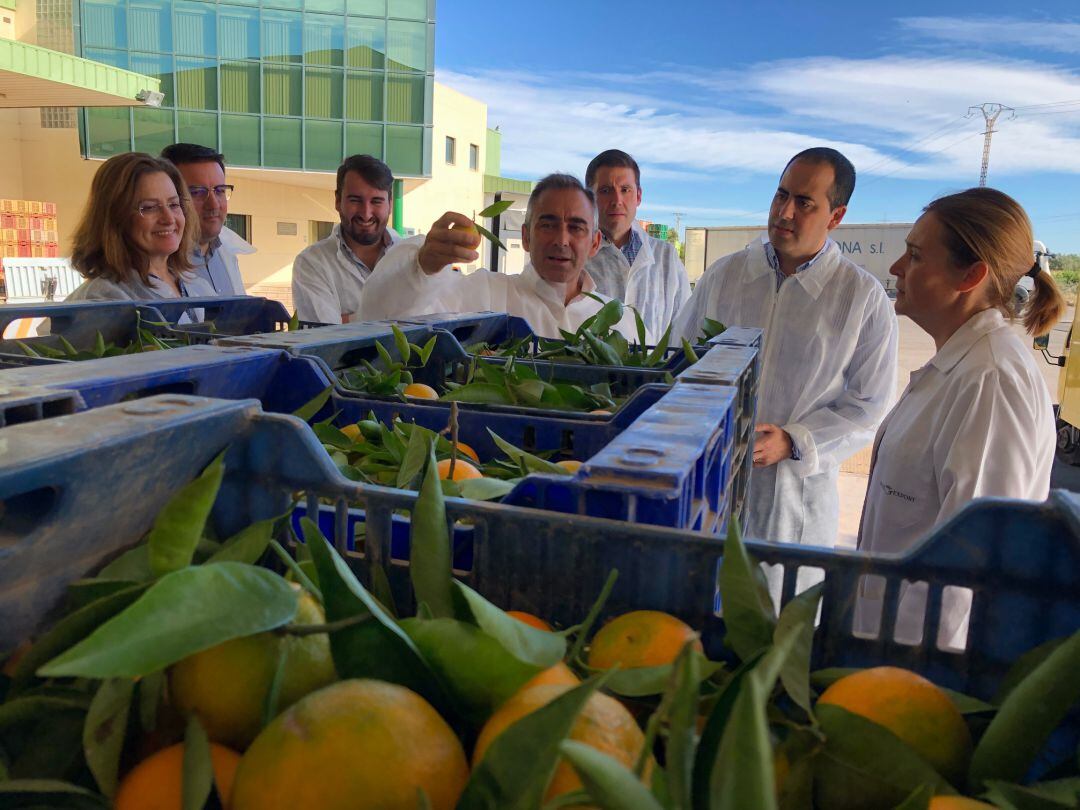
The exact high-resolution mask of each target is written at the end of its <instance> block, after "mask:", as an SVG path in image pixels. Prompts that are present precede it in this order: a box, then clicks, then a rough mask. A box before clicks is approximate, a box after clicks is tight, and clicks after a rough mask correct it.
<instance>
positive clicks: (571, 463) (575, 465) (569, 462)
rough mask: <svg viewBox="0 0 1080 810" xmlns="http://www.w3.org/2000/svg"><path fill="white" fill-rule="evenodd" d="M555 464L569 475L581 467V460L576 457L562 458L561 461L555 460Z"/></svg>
mask: <svg viewBox="0 0 1080 810" xmlns="http://www.w3.org/2000/svg"><path fill="white" fill-rule="evenodd" d="M555 465H556V466H557V467H562V468H563V469H564V470H566V471H567V472H568V473H570V474H571V475H573V474H574V473H576V472H577V471H578V470H580V469H581V462H580V461H578V460H577V459H576V458H564V459H563V460H562V461H556V462H555Z"/></svg>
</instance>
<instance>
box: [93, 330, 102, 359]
mask: <svg viewBox="0 0 1080 810" xmlns="http://www.w3.org/2000/svg"><path fill="white" fill-rule="evenodd" d="M93 351H94V356H95V357H104V356H105V337H104V336H103V335H102V334H101V332H98V333H97V335H95V337H94V349H93Z"/></svg>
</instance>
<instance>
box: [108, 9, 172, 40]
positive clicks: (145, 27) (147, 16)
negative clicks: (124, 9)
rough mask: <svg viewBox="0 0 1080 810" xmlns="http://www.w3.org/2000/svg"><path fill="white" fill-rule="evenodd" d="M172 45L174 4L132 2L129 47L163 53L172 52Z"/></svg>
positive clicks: (129, 15) (129, 21)
mask: <svg viewBox="0 0 1080 810" xmlns="http://www.w3.org/2000/svg"><path fill="white" fill-rule="evenodd" d="M117 5H120V4H119V3H117ZM172 44H173V36H172V3H170V2H168V1H167V0H130V2H129V3H128V41H127V46H128V47H129V48H131V49H132V50H133V51H155V52H157V53H161V52H168V51H171V50H172Z"/></svg>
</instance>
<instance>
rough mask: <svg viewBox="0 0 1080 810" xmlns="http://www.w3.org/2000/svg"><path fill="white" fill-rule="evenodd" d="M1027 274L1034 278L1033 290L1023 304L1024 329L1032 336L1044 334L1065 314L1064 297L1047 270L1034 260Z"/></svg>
mask: <svg viewBox="0 0 1080 810" xmlns="http://www.w3.org/2000/svg"><path fill="white" fill-rule="evenodd" d="M1036 271H1037V272H1036ZM1028 275H1029V276H1030V277H1031V278H1033V279H1034V280H1035V291H1034V292H1032V294H1031V295H1030V296H1028V300H1027V302H1026V303H1025V304H1024V308H1023V317H1024V329H1025V330H1027V333H1028V334H1029V335H1031V336H1032V337H1039V336H1040V335H1045V334H1046V333H1047V332H1049V331H1050V330H1051V329H1053V328H1054V326H1055V324H1057V322H1058V321H1060V320H1061V317H1062V316H1063V315H1064V314H1065V299H1064V298H1063V297H1062V296H1061V291H1060V290H1059V289H1058V286H1057V284H1056V283H1055V282H1054V277H1053V276H1052V275H1050V273H1049V272H1047V271H1046V270H1043V269H1042V268H1040V267H1039V263H1038V262H1037V261H1036V262H1035V266H1034V267H1032V268H1031V272H1030V273H1028Z"/></svg>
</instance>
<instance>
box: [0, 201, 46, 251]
mask: <svg viewBox="0 0 1080 810" xmlns="http://www.w3.org/2000/svg"><path fill="white" fill-rule="evenodd" d="M0 237H3V238H2V239H0V258H16V257H25V258H35V259H55V258H57V257H58V256H59V242H58V230H57V223H56V203H51V202H42V201H40V200H9V199H0Z"/></svg>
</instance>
